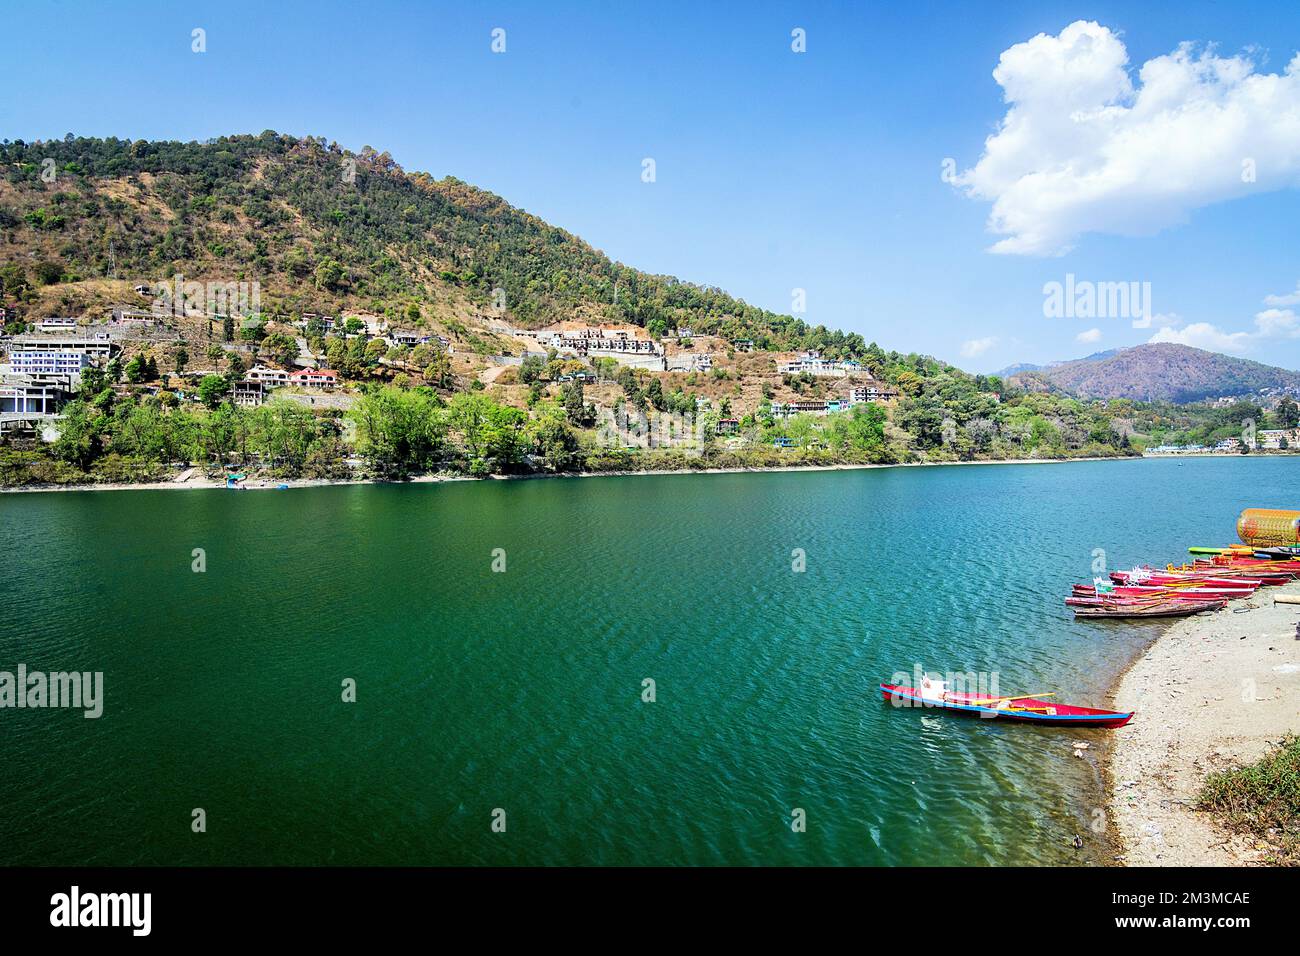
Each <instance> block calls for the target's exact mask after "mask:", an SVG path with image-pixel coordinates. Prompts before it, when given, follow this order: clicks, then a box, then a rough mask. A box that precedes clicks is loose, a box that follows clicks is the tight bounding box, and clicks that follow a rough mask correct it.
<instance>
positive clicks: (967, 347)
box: [961, 335, 998, 358]
mask: <svg viewBox="0 0 1300 956" xmlns="http://www.w3.org/2000/svg"><path fill="white" fill-rule="evenodd" d="M997 341H998V340H997V336H993V335H990V336H989V337H987V338H983V339H969V340H967V341H965V342H963V343H962V344H961V354H962V355H963V356H964V357H966V358H975V357H977V356H980V355H983V354H984V353H985V352H987V351H988V350H989V349H991V348H993V346H994V345H996V344H997Z"/></svg>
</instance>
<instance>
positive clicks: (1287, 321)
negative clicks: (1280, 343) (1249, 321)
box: [1255, 309, 1300, 339]
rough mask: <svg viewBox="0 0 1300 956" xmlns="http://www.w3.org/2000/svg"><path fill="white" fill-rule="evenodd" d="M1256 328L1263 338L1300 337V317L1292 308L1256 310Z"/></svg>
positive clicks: (1257, 333)
mask: <svg viewBox="0 0 1300 956" xmlns="http://www.w3.org/2000/svg"><path fill="white" fill-rule="evenodd" d="M1255 328H1256V330H1257V331H1256V335H1257V336H1258V337H1259V338H1262V339H1300V317H1298V316H1296V314H1295V312H1293V311H1292V310H1291V309H1265V310H1264V311H1263V312H1256V313H1255Z"/></svg>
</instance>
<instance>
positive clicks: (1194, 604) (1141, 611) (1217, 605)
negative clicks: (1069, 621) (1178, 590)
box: [1074, 598, 1228, 618]
mask: <svg viewBox="0 0 1300 956" xmlns="http://www.w3.org/2000/svg"><path fill="white" fill-rule="evenodd" d="M1227 605H1228V601H1227V599H1226V598H1220V599H1218V600H1214V601H1175V600H1157V601H1142V600H1137V601H1110V602H1105V603H1099V604H1097V605H1094V606H1086V607H1075V609H1074V616H1075V617H1086V618H1100V617H1110V618H1120V617H1123V618H1147V617H1187V616H1189V615H1191V614H1200V613H1201V612H1202V611H1218V610H1220V609H1221V608H1224V607H1227Z"/></svg>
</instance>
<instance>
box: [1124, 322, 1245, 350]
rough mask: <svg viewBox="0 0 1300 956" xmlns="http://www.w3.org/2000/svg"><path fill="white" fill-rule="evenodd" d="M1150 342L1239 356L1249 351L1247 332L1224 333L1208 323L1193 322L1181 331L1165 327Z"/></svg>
mask: <svg viewBox="0 0 1300 956" xmlns="http://www.w3.org/2000/svg"><path fill="white" fill-rule="evenodd" d="M1149 341H1151V342H1174V343H1176V344H1178V345H1190V346H1192V347H1193V348H1198V349H1206V350H1208V351H1210V352H1230V353H1233V354H1235V355H1240V354H1242V353H1244V352H1248V351H1249V350H1250V346H1251V341H1250V333H1249V332H1224V331H1223V330H1222V329H1220V328H1219V327H1218V326H1215V325H1211V324H1210V323H1209V322H1193V323H1192V324H1191V325H1186V326H1183V328H1181V329H1174V328H1170V327H1169V326H1167V325H1166V326H1165V327H1164V328H1162V329H1161V330H1160V331H1159V332H1157V333H1156V334H1155V335H1153V336H1151V338H1150V340H1149Z"/></svg>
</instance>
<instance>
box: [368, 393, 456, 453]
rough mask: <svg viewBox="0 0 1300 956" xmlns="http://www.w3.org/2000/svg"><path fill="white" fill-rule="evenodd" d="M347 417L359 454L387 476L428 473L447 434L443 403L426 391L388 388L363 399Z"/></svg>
mask: <svg viewBox="0 0 1300 956" xmlns="http://www.w3.org/2000/svg"><path fill="white" fill-rule="evenodd" d="M348 415H349V418H351V420H352V421H353V422H354V423H355V424H356V429H357V432H356V434H357V450H358V451H359V452H360V453H361V454H362V455H364V456H365V457H366V458H367V459H368V460H369V461H370V462H371V464H372V465H374V466H375V468H376V469H377V470H379V471H380V472H381V473H384V474H394V475H404V474H407V473H409V472H418V471H424V470H427V469H428V468H430V467H431V466H432V465H433V464H434V462H435V461H436V459H437V455H438V452H439V450H440V448H441V447H442V443H443V439H444V436H445V434H446V425H445V423H444V417H443V413H442V403H441V401H439V399H438V397H437V396H436V395H432V394H429V393H428V392H427V390H420V389H416V390H413V391H403V390H402V389H400V388H395V387H393V386H385V387H383V388H380V389H376V390H374V391H371V392H368V393H367V394H365V395H363V396H362V397H361V400H360V401H359V402H357V404H356V406H355V407H354V408H353V409H352V410H351V411H350V412H349V413H348Z"/></svg>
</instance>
